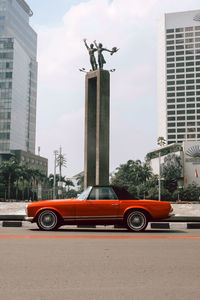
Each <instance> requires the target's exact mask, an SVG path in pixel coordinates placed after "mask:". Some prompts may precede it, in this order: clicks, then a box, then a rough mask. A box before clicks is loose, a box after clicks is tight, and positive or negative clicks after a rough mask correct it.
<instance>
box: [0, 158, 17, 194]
mask: <svg viewBox="0 0 200 300" xmlns="http://www.w3.org/2000/svg"><path fill="white" fill-rule="evenodd" d="M17 166H18V164H17V161H16V159H15V158H14V157H11V158H10V159H9V160H8V161H4V162H3V163H2V164H1V166H0V172H1V175H2V177H3V180H4V182H5V183H6V184H7V186H8V199H10V191H11V183H14V181H15V178H16V169H17Z"/></svg>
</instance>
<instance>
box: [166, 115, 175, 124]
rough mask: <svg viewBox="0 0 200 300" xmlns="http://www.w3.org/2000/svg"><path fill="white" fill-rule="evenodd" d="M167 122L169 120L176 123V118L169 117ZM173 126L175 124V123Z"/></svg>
mask: <svg viewBox="0 0 200 300" xmlns="http://www.w3.org/2000/svg"><path fill="white" fill-rule="evenodd" d="M167 120H168V121H175V117H168V118H167ZM168 124H169V123H168ZM173 124H175V123H173Z"/></svg>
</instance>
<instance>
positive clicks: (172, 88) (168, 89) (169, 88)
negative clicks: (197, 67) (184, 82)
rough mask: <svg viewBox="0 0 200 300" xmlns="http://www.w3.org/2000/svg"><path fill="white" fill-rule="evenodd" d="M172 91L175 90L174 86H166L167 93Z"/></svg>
mask: <svg viewBox="0 0 200 300" xmlns="http://www.w3.org/2000/svg"><path fill="white" fill-rule="evenodd" d="M174 90H175V87H174V86H168V87H167V91H169V92H170V91H174Z"/></svg>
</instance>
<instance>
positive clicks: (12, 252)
mask: <svg viewBox="0 0 200 300" xmlns="http://www.w3.org/2000/svg"><path fill="white" fill-rule="evenodd" d="M178 225H181V224H176V228H174V229H170V230H153V229H150V228H148V229H147V230H146V231H145V232H144V233H132V232H128V231H126V230H125V229H114V228H112V227H106V228H103V227H102V228H96V229H77V228H73V227H62V228H61V229H60V230H58V231H54V232H41V231H39V230H38V229H37V227H36V225H34V224H26V225H25V226H23V227H22V228H5V227H0V245H1V247H0V249H1V250H0V251H1V255H0V269H1V272H0V295H1V296H0V299H2V300H11V299H16V300H24V299H29V300H32V299H34V300H40V299H41V300H51V299H57V300H59V299H75V300H76V299H79V300H82V299H84V300H86V299H87V300H90V299H91V300H96V299H97V300H98V299H100V300H101V299H102V300H107V299H109V300H110V299H115V300H118V299H120V300H121V299H125V300H126V299H134V300H137V299H138V300H140V299H141V300H143V299H150V300H151V299H152V300H153V299H154V300H156V299H158V300H160V299H170V300H171V299H173V300H174V299H181V300H184V299H187V300H188V299H192V300H197V299H199V298H200V286H199V280H200V272H199V267H200V251H199V249H200V230H199V229H196V230H188V229H187V230H186V229H184V228H183V227H180V226H179V227H178Z"/></svg>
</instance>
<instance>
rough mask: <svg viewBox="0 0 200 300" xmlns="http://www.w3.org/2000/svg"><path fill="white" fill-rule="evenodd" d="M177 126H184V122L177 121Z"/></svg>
mask: <svg viewBox="0 0 200 300" xmlns="http://www.w3.org/2000/svg"><path fill="white" fill-rule="evenodd" d="M177 126H178V127H183V126H185V122H178V123H177Z"/></svg>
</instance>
